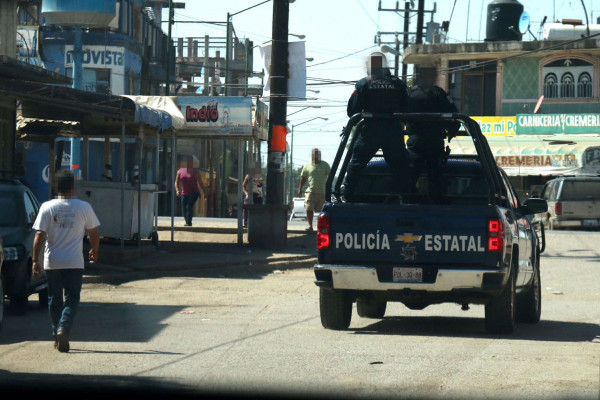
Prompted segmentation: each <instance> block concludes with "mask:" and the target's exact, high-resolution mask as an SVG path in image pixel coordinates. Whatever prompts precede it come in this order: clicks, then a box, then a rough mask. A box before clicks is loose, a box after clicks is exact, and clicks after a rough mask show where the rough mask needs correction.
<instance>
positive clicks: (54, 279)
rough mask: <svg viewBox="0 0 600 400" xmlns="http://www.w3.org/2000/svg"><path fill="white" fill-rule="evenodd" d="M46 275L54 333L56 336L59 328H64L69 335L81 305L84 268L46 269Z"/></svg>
mask: <svg viewBox="0 0 600 400" xmlns="http://www.w3.org/2000/svg"><path fill="white" fill-rule="evenodd" d="M46 277H47V278H48V310H49V311H50V321H51V323H52V335H53V336H56V332H57V331H58V330H59V329H62V330H64V331H65V332H66V333H67V335H68V334H69V333H70V332H71V327H72V326H73V319H74V318H75V313H76V311H77V307H78V306H79V298H80V293H81V284H82V282H83V268H72V269H55V270H46ZM63 290H64V301H63Z"/></svg>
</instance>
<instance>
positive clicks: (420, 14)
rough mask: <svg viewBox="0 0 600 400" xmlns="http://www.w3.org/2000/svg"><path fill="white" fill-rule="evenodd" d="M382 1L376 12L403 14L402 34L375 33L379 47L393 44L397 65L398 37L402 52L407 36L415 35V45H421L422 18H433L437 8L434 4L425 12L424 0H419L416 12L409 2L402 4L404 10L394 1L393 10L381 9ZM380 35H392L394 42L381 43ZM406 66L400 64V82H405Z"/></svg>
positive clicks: (407, 41) (405, 46) (406, 44)
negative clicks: (414, 21)
mask: <svg viewBox="0 0 600 400" xmlns="http://www.w3.org/2000/svg"><path fill="white" fill-rule="evenodd" d="M381 3H382V1H381V0H380V1H379V6H378V11H391V12H394V13H396V14H400V12H402V11H403V12H404V27H403V31H402V32H377V35H376V36H375V37H376V40H375V42H376V43H378V41H377V38H379V40H380V42H379V43H378V44H379V45H380V46H381V44H394V45H395V50H396V53H397V55H396V60H395V63H394V64H397V63H398V57H399V56H398V54H399V47H400V46H399V40H398V36H399V35H400V34H402V48H403V50H405V49H406V48H407V47H408V44H409V40H410V39H409V35H410V34H415V35H416V40H415V43H416V44H421V43H423V20H424V16H425V14H431V15H432V16H433V14H435V12H436V9H437V6H436V3H434V7H433V9H432V10H425V0H419V3H418V6H417V10H416V11H415V10H412V9H411V2H410V1H405V2H404V8H400V7H399V1H396V6H395V7H394V8H383V7H382V6H381ZM414 15H417V29H416V31H414V32H411V31H410V18H411V17H412V16H414ZM382 35H394V36H395V40H394V41H393V42H390V41H387V42H382V41H381V36H382ZM402 54H404V51H403V52H402ZM407 67H408V66H407V65H406V64H404V63H402V80H403V81H405V82H406V78H407ZM397 71H398V68H396V75H398V72H397Z"/></svg>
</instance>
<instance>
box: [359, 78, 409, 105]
mask: <svg viewBox="0 0 600 400" xmlns="http://www.w3.org/2000/svg"><path fill="white" fill-rule="evenodd" d="M407 106H408V90H407V88H406V85H405V84H404V82H402V80H400V79H398V78H396V77H393V76H392V77H387V78H378V77H373V76H369V77H368V78H367V87H366V90H365V111H368V112H374V113H394V112H403V111H406V108H407Z"/></svg>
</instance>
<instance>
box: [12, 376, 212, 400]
mask: <svg viewBox="0 0 600 400" xmlns="http://www.w3.org/2000/svg"><path fill="white" fill-rule="evenodd" d="M0 386H2V395H3V396H9V395H10V394H15V395H18V397H25V394H40V395H43V397H47V396H51V395H53V394H61V395H68V396H69V397H68V398H71V396H73V398H74V397H75V395H76V396H77V397H81V396H82V393H87V394H88V396H89V395H92V396H93V397H94V398H98V395H112V396H115V395H117V396H118V397H119V398H121V396H123V397H122V398H125V397H126V398H165V399H166V398H182V397H185V398H187V397H189V398H192V397H193V398H198V397H199V396H202V398H203V396H204V395H205V393H202V392H201V391H200V390H199V389H197V388H196V389H193V388H191V387H189V386H185V385H182V384H179V383H175V382H168V381H165V380H162V379H157V378H150V377H139V376H121V375H115V376H104V375H102V376H98V375H66V374H56V375H53V374H28V373H12V372H9V371H5V370H0ZM215 394H216V393H215ZM129 396H131V397H129ZM134 396H137V397H134ZM84 397H86V396H85V395H84ZM207 398H208V397H207Z"/></svg>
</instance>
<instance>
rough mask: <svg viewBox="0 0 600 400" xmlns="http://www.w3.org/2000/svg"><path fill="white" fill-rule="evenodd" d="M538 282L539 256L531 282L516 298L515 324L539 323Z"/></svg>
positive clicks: (540, 294)
mask: <svg viewBox="0 0 600 400" xmlns="http://www.w3.org/2000/svg"><path fill="white" fill-rule="evenodd" d="M541 286H542V285H541V281H540V264H539V256H538V258H537V262H536V266H535V269H534V271H533V282H531V286H529V288H528V289H527V291H525V292H524V293H522V294H520V295H519V296H518V297H517V308H516V310H515V312H516V314H515V318H516V321H517V322H525V323H528V324H535V323H538V322H540V315H541V314H542V289H541Z"/></svg>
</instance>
